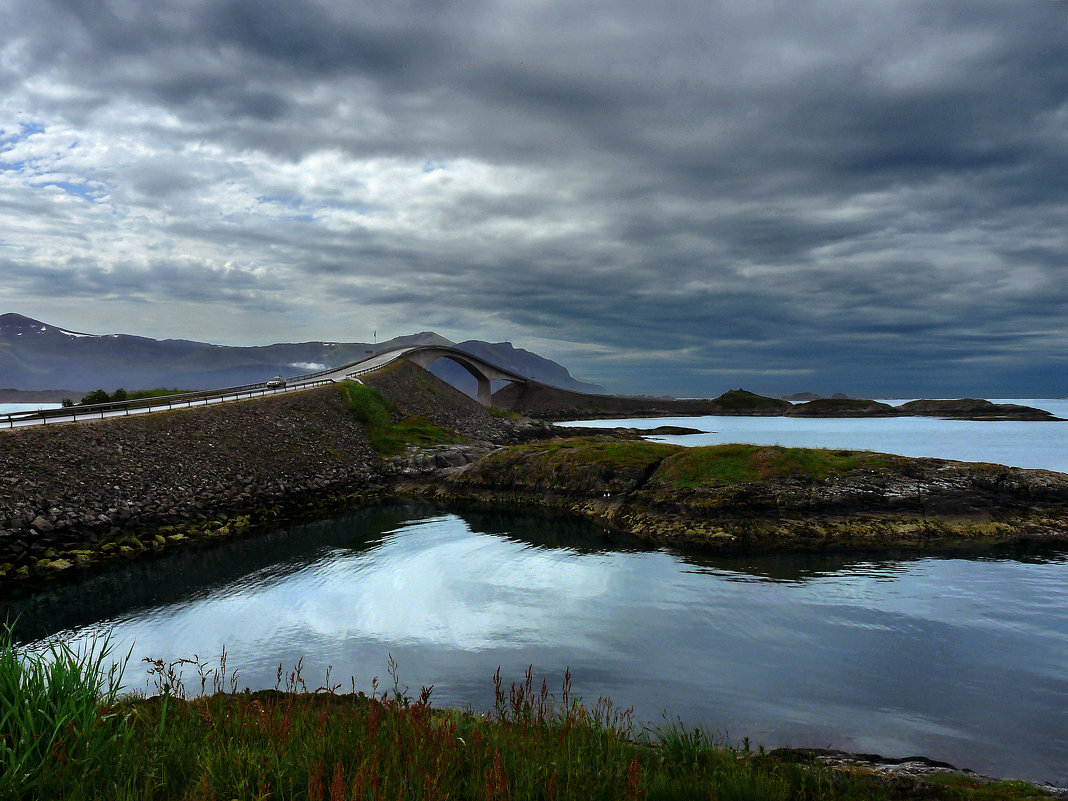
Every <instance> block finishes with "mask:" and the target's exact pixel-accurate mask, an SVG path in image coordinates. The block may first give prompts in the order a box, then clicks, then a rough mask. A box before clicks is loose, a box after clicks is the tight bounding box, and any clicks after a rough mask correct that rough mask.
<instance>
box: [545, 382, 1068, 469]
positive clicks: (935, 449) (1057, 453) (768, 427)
mask: <svg viewBox="0 0 1068 801" xmlns="http://www.w3.org/2000/svg"><path fill="white" fill-rule="evenodd" d="M883 402H884V403H889V404H891V405H899V404H901V403H904V402H905V400H902V399H895V400H884V401H883ZM995 402H996V403H1018V404H1022V405H1025V406H1033V407H1035V408H1036V409H1045V410H1046V411H1049V412H1051V413H1052V414H1054V415H1056V416H1057V417H1061V418H1064V419H1065V420H1066V421H1068V399H1065V398H1056V399H1049V398H1029V399H1003V398H999V399H996V400H995ZM560 425H564V426H570V427H574V428H583V427H592V428H603V427H605V426H625V427H633V428H654V427H656V426H665V425H675V426H685V427H687V428H696V429H700V430H701V431H702V432H704V433H701V434H687V435H681V436H666V437H650V439H653V440H655V441H657V442H670V443H674V444H677V445H686V446H701V445H722V444H724V443H728V442H745V443H750V444H753V445H783V446H786V447H789V448H833V449H842V450H867V451H878V452H881V453H897V454H900V455H902V456H931V457H935V458H939V459H955V460H958V461H963V462H993V463H995V464H1005V465H1009V466H1011V467H1029V468H1039V469H1043V470H1056V471H1058V472H1061V473H1068V422H1039V423H1036V422H1028V421H1018V420H1012V421H996V420H944V419H940V418H935V417H869V418H863V417H860V418H857V417H834V418H804V417H727V416H709V417H653V418H629V419H624V420H574V421H568V422H563V423H560Z"/></svg>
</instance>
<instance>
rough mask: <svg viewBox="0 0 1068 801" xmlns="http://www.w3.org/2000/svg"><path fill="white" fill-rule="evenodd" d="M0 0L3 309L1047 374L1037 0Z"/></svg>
mask: <svg viewBox="0 0 1068 801" xmlns="http://www.w3.org/2000/svg"><path fill="white" fill-rule="evenodd" d="M0 24H2V25H3V29H4V30H6V31H10V32H11V33H10V35H9V36H8V37H7V41H6V44H5V43H3V42H0V87H2V88H3V89H4V92H3V94H4V96H5V97H7V98H8V100H6V101H3V102H4V105H3V106H0V110H2V111H3V112H4V117H10V118H11V119H12V120H14V115H16V114H19V115H22V117H21V118H22V119H24V121H25V123H32V124H33V125H36V126H39V128H40V131H39V132H36V133H33V135H29V136H23V135H20V134H16V133H13V132H14V131H17V130H19V129H18V126H17V125H16V124H15V123H14V122H12V124H11V125H9V124H8V122H7V121H3V122H0V126H2V128H3V131H2V133H3V135H2V136H0V142H3V143H4V144H0V168H2V169H0V190H2V192H0V248H2V249H3V250H2V251H0V256H3V257H4V258H5V259H6V262H5V264H4V265H3V266H2V267H0V269H3V270H4V275H3V278H4V279H5V284H8V279H9V278H10V284H8V285H11V286H17V287H19V288H20V292H21V293H22V294H21V296H20V297H21V298H23V301H22V302H24V303H26V304H29V306H26V307H24V308H20V309H18V310H19V311H24V312H27V313H31V312H33V311H35V309H34V308H30V306H32V305H33V304H39V305H40V307H41V308H42V309H44V308H46V307H47V300H46V299H47V298H48V297H49V296H50V295H49V293H48V292H47V290H46V288H47V287H48V286H53V287H55V288H58V289H59V291H61V292H64V293H66V294H68V295H70V296H77V297H83V296H84V297H100V298H105V299H109V301H110V302H116V303H118V302H122V301H123V300H124V299H128V300H130V301H131V302H133V301H134V300H137V301H138V302H141V301H143V300H145V299H154V300H156V301H166V300H168V299H180V300H182V301H183V302H186V303H200V304H207V305H211V306H212V307H216V306H218V305H219V304H220V303H222V304H229V305H230V306H231V307H232V308H234V309H235V310H252V309H261V308H268V307H269V308H278V309H283V308H289V309H291V310H293V314H294V315H298V310H299V315H298V316H300V317H301V319H305V318H311V319H315V320H317V321H318V324H319V325H321V326H323V327H324V328H323V330H315V329H310V330H309V329H303V330H302V331H300V332H299V334H298V333H297V332H294V337H297V336H302V337H304V338H317V337H322V338H330V339H346V338H353V339H357V338H359V336H361V335H363V336H365V335H366V332H363V331H359V332H352V334H351V335H347V334H346V329H345V325H346V322H347V320H349V319H352V318H361V319H362V318H364V317H368V316H375V317H376V319H381V320H383V321H384V322H383V323H381V324H380V325H379V327H385V326H386V325H396V326H401V325H403V326H405V328H404V329H403V330H399V329H398V330H397V331H394V332H392V333H403V332H404V331H406V330H408V329H413V330H414V329H420V328H428V327H438V328H440V329H442V333H445V334H447V335H451V336H455V337H457V338H468V337H482V338H487V339H503V338H508V339H512V340H514V341H516V343H517V344H519V345H522V344H523V343H524V341H525V340H528V339H536V340H539V341H540V342H542V343H544V344H545V346H546V347H548V348H549V349H550V352H549V353H548V354H547V355H550V356H556V357H558V358H560V359H561V360H562V361H564V362H565V363H567V364H568V365H569V366H572V367H573V368H574V370H575V372H577V373H580V374H583V375H586V376H589V377H591V378H596V379H598V380H601V381H602V382H604V383H608V384H610V385H612V386H614V387H616V388H618V389H623V390H654V389H655V390H658V391H674V392H678V393H683V394H689V395H693V394H704V393H710V392H717V391H720V390H722V389H723V388H724V384H725V383H729V384H731V385H735V384H738V383H746V385H749V386H753V387H754V388H756V389H759V390H762V391H767V392H775V391H793V390H797V389H805V388H810V387H808V386H805V385H803V384H801V385H799V382H804V381H807V380H811V381H812V382H815V383H814V384H813V385H812V387H811V388H814V389H817V390H825V391H832V390H835V389H844V390H846V391H853V392H869V393H891V392H901V393H911V392H923V393H928V394H934V393H945V394H953V393H955V392H957V391H958V390H956V389H955V388H956V387H960V388H961V389H960V390H959V391H961V392H963V391H964V387H965V386H968V387H974V386H976V385H977V384H976V381H975V380H973V379H974V378H975V376H981V377H982V379H983V380H984V381H986V382H987V385H986V389H984V391H985V392H986V393H987V394H991V393H995V394H996V392H998V391H1002V392H1010V391H1011V392H1015V390H1014V389H1012V388H1010V387H1009V386H1008V385H1007V383H1006V382H1008V381H1010V380H1015V379H1018V378H1020V377H1021V376H1026V377H1027V380H1029V381H1032V382H1035V383H1033V385H1032V388H1031V389H1029V390H1028V391H1030V392H1050V393H1065V392H1068V385H1066V384H1065V383H1064V381H1065V379H1063V378H1059V377H1058V376H1060V375H1061V374H1062V373H1063V370H1061V368H1062V367H1063V359H1062V357H1060V356H1059V355H1058V354H1059V353H1063V352H1065V346H1066V345H1068V334H1065V333H1063V332H1066V331H1068V319H1066V318H1068V291H1066V290H1065V289H1064V287H1066V286H1068V274H1066V273H1068V261H1066V259H1065V257H1064V253H1065V252H1068V235H1066V234H1065V230H1064V225H1063V220H1064V219H1065V217H1066V212H1068V197H1066V185H1065V182H1064V180H1063V176H1064V175H1065V174H1068V136H1066V131H1068V105H1066V102H1065V98H1066V97H1068V67H1066V65H1068V26H1066V25H1065V21H1064V15H1063V9H1062V8H1060V7H1059V6H1058V4H1056V3H1050V2H1045V1H1044V0H1025V2H1021V3H1014V4H1006V3H1003V2H992V1H991V2H983V1H980V2H976V1H975V0H967V1H965V0H944V1H941V0H940V2H935V3H931V2H919V1H918V0H915V1H913V0H908V1H906V0H900V1H898V2H887V3H881V4H877V5H872V4H864V3H854V2H846V1H845V0H828V1H826V2H814V3H808V4H803V5H797V4H793V5H790V4H784V3H779V2H774V1H773V0H765V1H764V2H746V3H742V2H696V0H693V1H692V2H691V1H690V0H676V2H671V3H669V4H668V5H667V6H664V5H655V4H653V5H651V4H647V3H637V2H624V1H623V0H617V1H615V2H596V0H595V1H594V2H590V3H584V4H564V3H532V2H531V3H527V2H517V3H512V4H509V5H507V6H505V5H502V4H493V3H488V2H467V3H465V2H458V3H446V2H425V3H420V2H399V3H385V2H369V3H361V4H352V3H348V2H341V0H318V1H317V2H313V1H312V0H290V2H284V3H283V2H253V0H217V1H215V2H208V1H207V0H169V1H168V2H163V3H159V4H155V5H152V6H145V5H144V4H142V3H138V2H134V0H78V2H75V1H74V0H47V1H44V0H38V1H37V2H32V3H31V2H28V0H15V1H14V2H10V3H8V4H6V5H5V6H4V7H3V8H0ZM4 117H0V120H2V119H4ZM34 130H35V131H37V129H34ZM9 143H10V144H9ZM44 187H51V188H50V189H47V190H46V189H45V188H44ZM77 187H90V188H91V190H92V191H91V192H89V191H88V190H86V191H85V192H83V194H82V195H79V194H78V192H79V191H81V190H78V189H77ZM220 265H229V266H220ZM235 265H237V266H235ZM16 269H17V271H18V275H10V276H9V275H8V273H9V271H14V270H16ZM36 316H41V317H47V314H46V313H45V312H44V311H39V312H38V313H37V315H36ZM162 318H166V315H163V316H162ZM284 320H285V315H282V316H281V317H280V322H279V326H281V327H283V328H284V325H285V323H284ZM58 322H60V323H62V320H60V321H58ZM180 326H181V321H180V320H179V319H177V317H176V318H175V319H173V320H169V321H168V322H167V330H176V329H178V328H180ZM84 327H88V328H90V329H91V326H84ZM146 333H153V332H146ZM279 336H280V337H283V338H284V334H281V333H279ZM219 338H220V339H223V338H225V337H224V336H222V335H220V337H219ZM554 343H555V344H554ZM553 348H556V349H557V350H556V352H552V349H553ZM540 350H542V351H544V350H545V347H541V348H540ZM732 369H734V370H736V372H735V373H733V374H732V373H731V372H730V371H731V370H732ZM654 375H657V376H659V380H658V382H657V384H656V386H651V385H649V384H648V383H647V382H648V381H649V380H650V379H651V377H652V376H654ZM1043 376H1045V377H1046V379H1048V380H1044V381H1043V380H1039V379H1041V377H1043ZM1036 377H1037V378H1036ZM754 381H756V382H762V383H760V384H759V386H758V385H757V384H754V383H753V382H754ZM719 382H723V383H719ZM999 382H1000V383H999ZM1058 382H1060V383H1058ZM979 383H982V382H979ZM920 384H922V386H921V385H920ZM999 387H1000V388H1001V389H1000V390H999ZM969 391H970V390H969ZM1020 391H1024V390H1023V388H1021V389H1020Z"/></svg>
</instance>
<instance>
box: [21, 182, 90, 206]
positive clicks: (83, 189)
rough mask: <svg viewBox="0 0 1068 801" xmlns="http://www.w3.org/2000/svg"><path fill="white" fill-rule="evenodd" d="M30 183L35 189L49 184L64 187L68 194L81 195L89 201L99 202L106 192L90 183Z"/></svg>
mask: <svg viewBox="0 0 1068 801" xmlns="http://www.w3.org/2000/svg"><path fill="white" fill-rule="evenodd" d="M30 185H31V186H32V187H34V188H35V189H44V188H45V187H48V186H55V187H58V188H59V189H62V190H63V191H64V192H66V193H67V194H68V195H74V196H75V197H80V198H81V199H82V200H85V201H87V202H89V203H99V202H100V198H101V196H102V195H103V194H104V190H102V189H99V188H94V187H92V186H90V185H89V184H75V183H71V182H69V181H41V182H39V183H35V184H30Z"/></svg>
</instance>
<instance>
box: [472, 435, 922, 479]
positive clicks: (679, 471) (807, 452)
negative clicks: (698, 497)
mask: <svg viewBox="0 0 1068 801" xmlns="http://www.w3.org/2000/svg"><path fill="white" fill-rule="evenodd" d="M901 461H902V460H900V459H897V458H895V457H893V456H888V455H886V454H881V453H869V452H866V451H832V450H826V449H822V448H783V447H781V446H778V445H711V446H707V447H701V448H684V447H682V446H678V445H667V444H664V443H659V442H646V441H643V440H622V441H621V440H609V439H600V438H597V437H570V438H567V439H555V440H548V441H545V442H537V443H532V444H527V445H516V446H513V447H511V448H506V449H503V450H501V451H498V452H497V453H494V454H492V455H491V456H489V457H487V459H486V460H485V461H484V464H485V465H486V466H489V467H491V468H493V467H497V468H505V467H509V466H511V467H514V468H515V469H516V470H520V471H522V472H523V473H524V474H528V475H531V474H533V473H544V474H546V475H550V474H558V473H560V472H561V471H564V470H569V469H570V468H574V467H584V466H602V467H605V468H609V469H614V468H638V469H641V470H652V469H654V468H655V472H654V473H653V474H652V478H651V481H652V482H654V483H656V482H659V483H664V484H668V485H671V486H674V487H678V488H680V489H693V488H698V487H722V486H728V485H731V484H741V483H744V482H754V481H762V480H765V479H771V478H781V477H785V476H796V477H800V478H803V479H805V480H808V481H823V480H826V479H828V478H831V477H833V476H842V475H847V474H849V473H851V472H854V471H858V470H893V469H895V468H896V467H897V466H898V465H899V464H900V463H901Z"/></svg>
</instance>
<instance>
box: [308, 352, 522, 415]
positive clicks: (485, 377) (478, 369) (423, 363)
mask: <svg viewBox="0 0 1068 801" xmlns="http://www.w3.org/2000/svg"><path fill="white" fill-rule="evenodd" d="M441 358H445V359H452V361H454V362H456V363H457V364H458V365H460V366H461V367H463V368H464V369H465V370H467V372H469V373H470V374H471V375H472V376H474V378H475V381H477V382H478V402H479V403H481V404H482V405H483V406H491V405H492V400H491V395H492V389H491V385H490V382H491V381H513V382H517V383H521V384H525V383H527V380H528V379H527V378H526V376H521V375H519V374H518V373H513V372H511V371H509V370H505V369H503V368H501V367H497V366H496V365H494V364H490V363H489V362H487V361H483V360H482V359H480V358H478V357H477V356H472V355H471V354H470V353H465V352H464V351H462V350H457V349H456V348H449V347H443V346H440V345H412V346H410V347H404V348H397V349H395V350H389V351H385V352H384V353H378V354H375V355H374V356H371V357H370V358H368V359H364V360H363V361H359V362H353V363H352V364H346V365H345V366H344V367H338V368H337V369H336V370H331V371H329V372H326V373H324V374H323V375H322V376H321V378H323V379H329V380H332V381H343V380H345V379H346V378H356V377H357V376H360V375H363V374H364V373H369V372H371V371H372V370H378V369H379V368H381V367H385V366H386V365H387V364H392V363H393V362H395V361H397V359H407V360H408V361H410V362H412V363H413V364H417V365H419V366H420V367H422V368H423V369H424V370H425V369H426V368H427V367H429V366H430V365H431V364H432V363H433V362H435V361H437V360H438V359H441Z"/></svg>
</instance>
